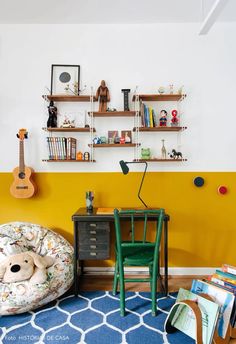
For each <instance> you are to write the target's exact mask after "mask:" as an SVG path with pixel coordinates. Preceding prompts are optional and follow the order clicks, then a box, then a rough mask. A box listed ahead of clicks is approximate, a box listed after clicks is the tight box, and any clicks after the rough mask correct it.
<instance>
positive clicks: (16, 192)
mask: <svg viewBox="0 0 236 344" xmlns="http://www.w3.org/2000/svg"><path fill="white" fill-rule="evenodd" d="M17 137H18V138H19V167H16V168H14V170H13V176H14V182H13V183H12V185H11V188H10V192H11V194H12V196H14V197H16V198H30V197H32V196H33V195H34V194H35V186H34V183H33V182H32V180H31V179H30V178H31V175H32V172H33V169H32V168H31V167H27V166H25V162H24V139H26V138H27V131H26V129H20V130H19V133H18V134H17Z"/></svg>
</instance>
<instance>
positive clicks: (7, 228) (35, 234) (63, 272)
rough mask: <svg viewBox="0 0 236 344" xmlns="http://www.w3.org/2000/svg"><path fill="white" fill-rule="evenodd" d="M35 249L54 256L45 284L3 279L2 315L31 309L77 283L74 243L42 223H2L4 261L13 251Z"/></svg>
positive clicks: (0, 293) (0, 238)
mask: <svg viewBox="0 0 236 344" xmlns="http://www.w3.org/2000/svg"><path fill="white" fill-rule="evenodd" d="M26 251H33V252H35V253H36V254H38V255H40V256H42V257H44V256H49V257H52V258H53V265H52V266H50V267H48V268H47V279H46V281H45V282H44V283H42V284H32V283H30V281H29V280H26V281H21V282H14V283H5V282H3V281H0V315H10V314H18V313H23V312H27V311H29V310H31V309H34V308H38V307H40V306H42V305H44V304H46V303H48V302H50V301H52V300H54V299H56V298H57V297H59V296H60V295H62V294H64V293H65V292H66V291H67V290H68V289H69V288H70V287H71V285H72V283H73V247H72V246H71V245H70V244H69V242H68V241H66V240H65V239H64V238H63V237H62V236H61V235H60V234H58V233H55V232H53V231H51V230H49V229H47V228H44V227H42V226H40V225H36V224H31V223H26V222H12V223H7V224H4V225H1V226H0V265H1V262H3V261H4V260H6V258H7V257H8V256H10V255H15V254H19V253H21V252H26Z"/></svg>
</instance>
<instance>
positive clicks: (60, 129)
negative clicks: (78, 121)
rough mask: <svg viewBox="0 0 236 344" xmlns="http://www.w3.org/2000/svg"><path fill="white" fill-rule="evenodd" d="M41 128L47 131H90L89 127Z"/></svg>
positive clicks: (93, 129)
mask: <svg viewBox="0 0 236 344" xmlns="http://www.w3.org/2000/svg"><path fill="white" fill-rule="evenodd" d="M42 129H43V130H45V131H49V132H78V133H89V132H90V128H42ZM92 131H93V132H95V131H96V129H95V128H92Z"/></svg>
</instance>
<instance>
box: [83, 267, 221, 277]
mask: <svg viewBox="0 0 236 344" xmlns="http://www.w3.org/2000/svg"><path fill="white" fill-rule="evenodd" d="M216 269H218V267H215V268H211V267H209V268H202V267H198V268H182V267H181V268H169V269H168V275H170V276H191V275H193V276H194V275H196V276H197V275H203V276H205V275H211V274H213V273H214V272H215V270H216ZM84 272H85V273H86V274H87V275H112V274H113V273H114V267H85V268H84ZM125 272H127V273H130V274H137V273H138V274H146V273H148V268H144V267H126V268H125ZM161 273H162V274H163V273H164V268H161Z"/></svg>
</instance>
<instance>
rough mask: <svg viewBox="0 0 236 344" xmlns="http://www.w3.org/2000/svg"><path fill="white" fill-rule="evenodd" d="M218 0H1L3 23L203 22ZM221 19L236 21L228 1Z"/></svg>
mask: <svg viewBox="0 0 236 344" xmlns="http://www.w3.org/2000/svg"><path fill="white" fill-rule="evenodd" d="M214 2H215V0H40V1H35V0H0V24H13V23H18V24H30V23H32V24H76V23H78V24H79V23H99V24H102V23H104V24H106V23H130V24H132V23H133V24H134V23H136V24H137V23H189V22H198V23H199V22H202V21H203V19H204V17H205V16H206V15H207V13H208V11H209V10H210V8H211V6H212V5H213V4H214ZM217 20H218V21H226V22H229V21H235V20H236V0H228V1H227V3H226V6H225V7H224V9H223V11H222V13H221V14H220V16H219V18H218V19H217Z"/></svg>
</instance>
